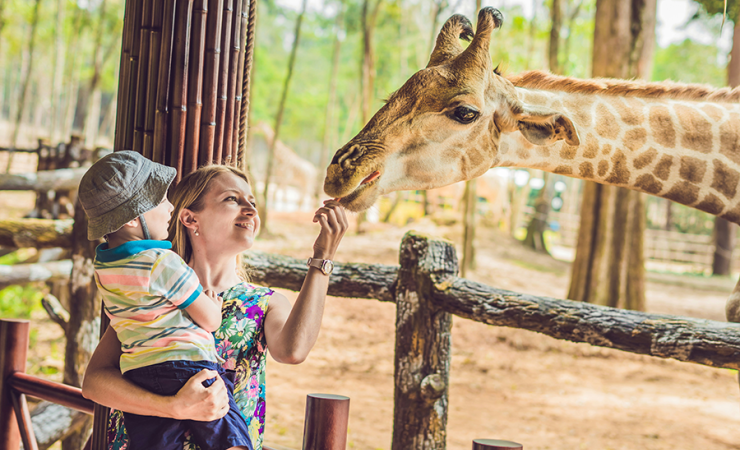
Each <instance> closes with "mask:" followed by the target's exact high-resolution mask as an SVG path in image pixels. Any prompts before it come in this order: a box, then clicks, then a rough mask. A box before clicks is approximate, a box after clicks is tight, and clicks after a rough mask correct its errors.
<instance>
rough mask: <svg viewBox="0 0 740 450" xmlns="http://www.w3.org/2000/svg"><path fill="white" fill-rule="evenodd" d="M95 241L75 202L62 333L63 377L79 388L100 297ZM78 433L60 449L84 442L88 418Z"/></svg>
mask: <svg viewBox="0 0 740 450" xmlns="http://www.w3.org/2000/svg"><path fill="white" fill-rule="evenodd" d="M97 244H98V242H96V241H90V240H88V239H87V216H86V215H85V211H84V210H83V209H82V205H81V204H80V202H79V201H78V202H75V221H74V227H73V229H72V261H73V266H72V274H71V276H70V283H69V287H70V292H69V293H70V298H69V322H67V329H66V330H65V333H64V334H65V337H66V341H67V344H66V347H65V350H64V377H63V379H62V382H63V383H64V384H68V385H70V386H77V387H80V386H82V377H83V374H84V373H85V368H86V367H87V362H88V361H89V360H90V356H92V353H93V350H95V347H96V345H97V344H98V338H99V330H100V312H101V311H100V298H99V296H98V288H97V286H96V285H95V282H94V281H93V258H94V257H95V246H96V245H97ZM87 422H88V423H86V424H85V425H84V426H83V427H82V429H81V431H80V432H79V433H75V434H73V435H71V436H69V437H67V438H66V439H64V441H62V450H80V449H81V448H82V447H83V446H84V444H85V442H86V441H87V437H88V436H87V435H88V432H89V429H90V426H91V425H92V418H91V417H90V418H88V420H87Z"/></svg>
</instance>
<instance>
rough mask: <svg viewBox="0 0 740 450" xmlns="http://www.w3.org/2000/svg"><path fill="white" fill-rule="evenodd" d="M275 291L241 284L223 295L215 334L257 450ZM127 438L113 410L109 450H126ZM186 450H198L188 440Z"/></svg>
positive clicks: (120, 418)
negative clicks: (269, 314)
mask: <svg viewBox="0 0 740 450" xmlns="http://www.w3.org/2000/svg"><path fill="white" fill-rule="evenodd" d="M272 294H273V290H272V289H269V288H263V287H257V286H252V285H251V284H248V283H240V284H237V285H236V286H234V287H232V288H230V289H228V290H226V291H224V292H223V293H221V294H220V295H221V297H222V298H223V300H224V302H223V308H222V310H221V311H222V313H221V316H222V319H221V327H220V328H219V329H218V330H217V331H216V332H215V333H214V334H213V335H214V337H215V340H216V351H217V352H218V354H219V356H221V358H223V359H224V361H225V362H224V363H223V367H224V368H225V369H231V370H235V371H236V382H235V383H234V400H235V401H236V404H237V405H238V406H239V410H240V411H241V413H242V416H244V419H245V420H246V422H247V428H248V429H249V437H250V439H251V440H252V444H253V445H254V450H261V449H262V435H263V433H264V430H265V361H266V359H265V358H266V356H267V342H266V341H265V327H264V319H265V312H267V303H268V301H269V298H270V296H271V295H272ZM127 447H128V435H127V434H126V428H125V426H124V424H123V413H122V412H121V411H117V410H111V413H110V417H109V418H108V450H125V449H126V448H127ZM183 450H199V447H198V446H197V445H196V444H195V443H194V442H193V441H192V440H191V439H190V436H189V435H188V436H186V439H185V443H184V446H183Z"/></svg>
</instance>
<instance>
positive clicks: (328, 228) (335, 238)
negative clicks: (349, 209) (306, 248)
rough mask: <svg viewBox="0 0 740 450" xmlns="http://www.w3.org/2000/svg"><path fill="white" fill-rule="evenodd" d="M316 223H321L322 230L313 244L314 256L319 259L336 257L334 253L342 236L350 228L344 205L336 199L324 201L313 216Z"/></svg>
mask: <svg viewBox="0 0 740 450" xmlns="http://www.w3.org/2000/svg"><path fill="white" fill-rule="evenodd" d="M313 221H314V223H316V222H318V224H319V225H321V232H320V233H319V237H318V238H317V239H316V242H315V243H314V244H313V257H314V258H318V259H334V253H335V252H336V251H337V247H339V242H341V240H342V236H344V233H345V232H346V231H347V228H349V223H348V221H347V216H346V214H345V213H344V207H343V206H342V205H340V204H339V202H338V201H336V200H326V201H324V206H322V207H321V208H319V209H318V210H317V211H316V213H315V214H314V216H313Z"/></svg>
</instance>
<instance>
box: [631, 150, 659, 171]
mask: <svg viewBox="0 0 740 450" xmlns="http://www.w3.org/2000/svg"><path fill="white" fill-rule="evenodd" d="M656 156H658V151H657V150H655V149H654V148H652V147H651V148H650V149H648V150H647V151H646V152H643V153H642V154H641V155H640V156H638V157H637V158H635V161H634V162H633V163H632V164H633V165H634V166H635V169H642V168H643V167H646V166H648V165H649V164H650V163H651V162H653V160H654V159H655V157H656Z"/></svg>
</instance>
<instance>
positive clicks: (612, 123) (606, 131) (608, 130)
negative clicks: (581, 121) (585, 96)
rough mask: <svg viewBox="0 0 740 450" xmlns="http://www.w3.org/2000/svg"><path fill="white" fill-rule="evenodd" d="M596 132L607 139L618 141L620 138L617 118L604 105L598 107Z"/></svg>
mask: <svg viewBox="0 0 740 450" xmlns="http://www.w3.org/2000/svg"><path fill="white" fill-rule="evenodd" d="M596 132H597V133H598V134H599V136H602V137H605V138H607V139H616V138H617V136H619V124H618V123H617V118H616V117H614V115H613V114H612V113H610V112H609V110H608V109H607V108H606V105H604V104H599V105H596Z"/></svg>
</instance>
